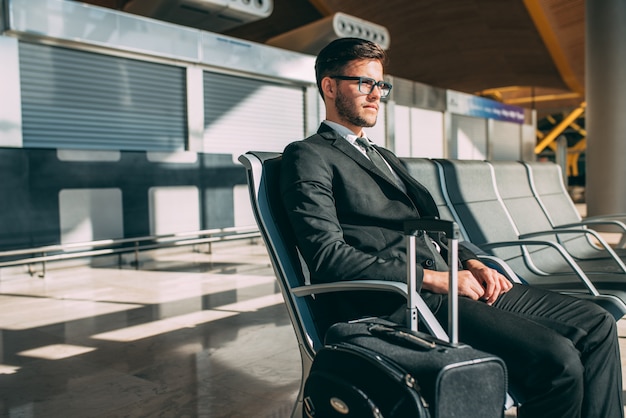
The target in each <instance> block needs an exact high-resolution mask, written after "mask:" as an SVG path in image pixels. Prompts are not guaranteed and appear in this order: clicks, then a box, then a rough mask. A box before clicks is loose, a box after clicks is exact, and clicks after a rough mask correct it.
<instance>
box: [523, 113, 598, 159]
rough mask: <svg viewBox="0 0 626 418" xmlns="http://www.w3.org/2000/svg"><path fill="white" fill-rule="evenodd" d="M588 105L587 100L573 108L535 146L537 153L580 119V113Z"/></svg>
mask: <svg viewBox="0 0 626 418" xmlns="http://www.w3.org/2000/svg"><path fill="white" fill-rule="evenodd" d="M586 107H587V103H586V102H582V103H581V104H580V106H579V107H577V108H576V109H574V110H572V112H571V113H570V114H569V115H567V116H566V117H565V118H564V119H563V120H562V121H561V123H559V124H558V125H557V126H555V127H554V129H552V131H550V133H549V134H547V135H546V136H544V137H543V139H542V140H541V142H539V143H538V144H537V146H536V147H535V154H539V153H540V152H541V151H543V150H544V149H545V148H546V147H547V146H548V145H549V144H550V143H551V142H552V141H554V140H555V139H556V138H557V137H558V136H559V135H561V133H562V132H563V131H564V130H565V129H566V128H567V127H568V126H569V125H571V124H572V123H573V122H574V121H575V120H576V119H578V117H579V116H580V115H582V114H583V113H584V112H585V108H586Z"/></svg>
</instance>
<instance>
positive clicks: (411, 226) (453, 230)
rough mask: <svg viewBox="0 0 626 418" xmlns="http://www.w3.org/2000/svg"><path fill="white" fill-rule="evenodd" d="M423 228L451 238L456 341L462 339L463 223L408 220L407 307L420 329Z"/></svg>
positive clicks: (451, 314)
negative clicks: (419, 257) (419, 255)
mask: <svg viewBox="0 0 626 418" xmlns="http://www.w3.org/2000/svg"><path fill="white" fill-rule="evenodd" d="M420 231H428V232H443V233H444V234H446V237H447V238H448V266H449V269H450V282H449V285H450V286H449V288H448V299H449V300H448V337H449V339H450V343H452V344H456V343H458V340H459V333H458V328H459V327H458V324H459V322H458V321H459V302H458V300H459V289H458V261H459V258H458V257H459V254H458V250H459V235H460V234H459V226H458V225H457V224H456V223H455V222H453V221H444V220H441V219H428V218H422V219H410V220H407V221H405V222H404V234H405V235H406V240H407V292H408V301H407V309H408V312H409V324H410V327H411V329H412V330H414V331H417V323H418V311H417V309H418V308H417V306H418V302H417V300H418V299H420V301H421V297H420V296H419V295H418V293H417V289H416V267H415V266H416V261H417V260H416V255H415V245H416V244H415V237H416V236H417V234H418V233H420Z"/></svg>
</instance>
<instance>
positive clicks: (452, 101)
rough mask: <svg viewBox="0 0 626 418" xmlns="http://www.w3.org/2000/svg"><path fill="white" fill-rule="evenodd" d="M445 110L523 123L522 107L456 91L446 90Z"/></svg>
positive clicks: (458, 113)
mask: <svg viewBox="0 0 626 418" xmlns="http://www.w3.org/2000/svg"><path fill="white" fill-rule="evenodd" d="M446 96H447V110H448V112H451V113H455V114H457V115H465V116H474V117H478V118H486V119H496V120H502V121H507V122H515V123H520V124H522V123H524V120H525V118H524V109H523V108H521V107H518V106H513V105H508V104H505V103H500V102H497V101H495V100H491V99H486V98H484V97H479V96H473V95H471V94H467V93H460V92H457V91H452V90H448V91H446Z"/></svg>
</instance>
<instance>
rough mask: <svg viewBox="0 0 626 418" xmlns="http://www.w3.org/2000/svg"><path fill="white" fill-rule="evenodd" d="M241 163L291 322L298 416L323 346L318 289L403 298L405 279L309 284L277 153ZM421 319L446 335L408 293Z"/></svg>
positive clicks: (243, 158)
mask: <svg viewBox="0 0 626 418" xmlns="http://www.w3.org/2000/svg"><path fill="white" fill-rule="evenodd" d="M239 161H240V162H241V163H242V164H243V165H244V167H245V168H246V173H247V180H248V189H249V192H250V200H251V204H252V209H253V212H254V216H255V218H256V221H257V224H258V226H259V230H260V232H261V236H262V237H263V239H264V242H265V244H266V247H267V251H268V254H269V256H270V260H271V263H272V266H273V268H274V272H275V273H276V278H277V280H278V283H279V286H280V289H281V292H282V295H283V298H284V300H285V305H286V307H287V312H288V314H289V317H290V320H291V323H292V325H293V328H294V331H295V334H296V339H297V341H298V347H299V350H300V358H301V361H302V380H301V386H300V391H299V393H298V397H297V401H296V405H295V407H294V409H293V412H292V417H294V418H295V417H300V416H302V415H301V414H302V394H303V390H304V383H305V380H306V376H308V373H309V370H310V367H311V364H312V362H313V358H314V357H315V353H316V352H317V351H318V350H319V349H320V348H322V346H323V336H324V333H325V330H326V328H327V326H329V325H330V324H331V323H332V322H329V321H328V319H327V318H325V317H324V310H325V307H324V306H319V305H321V304H322V303H323V302H321V301H319V300H318V299H320V298H319V296H320V295H322V294H329V293H334V292H358V291H366V292H375V291H377V292H381V291H382V292H392V293H395V294H397V295H400V296H401V297H403V298H405V299H406V298H407V285H406V284H405V283H397V282H389V281H372V280H357V281H352V282H338V283H328V284H310V283H309V277H308V270H307V268H306V265H305V264H304V262H303V261H302V260H301V257H300V255H299V253H298V250H297V245H296V240H295V237H294V236H293V233H292V231H291V226H290V225H289V223H288V219H287V215H286V213H285V211H284V209H283V205H282V200H281V196H280V190H279V181H278V180H279V176H280V162H281V154H280V153H268V152H248V153H246V154H244V155H242V156H240V157H239ZM413 297H414V300H415V302H416V306H417V310H418V312H419V316H420V320H421V322H422V323H423V324H424V325H425V326H426V328H427V329H428V331H430V333H431V334H433V335H435V336H437V337H438V338H440V339H443V340H447V339H448V337H447V335H446V333H445V331H444V330H443V328H442V327H441V326H440V325H439V323H438V322H437V320H436V319H435V317H434V315H433V314H432V313H431V312H430V311H429V310H428V308H427V307H426V304H425V303H424V301H423V300H422V299H421V297H419V295H414V296H413Z"/></svg>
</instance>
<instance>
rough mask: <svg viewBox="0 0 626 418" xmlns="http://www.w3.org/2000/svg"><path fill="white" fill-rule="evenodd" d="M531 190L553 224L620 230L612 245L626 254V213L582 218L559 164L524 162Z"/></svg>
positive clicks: (619, 252) (566, 226) (556, 225)
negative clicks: (616, 240) (617, 239)
mask: <svg viewBox="0 0 626 418" xmlns="http://www.w3.org/2000/svg"><path fill="white" fill-rule="evenodd" d="M522 164H523V165H524V167H525V168H526V173H527V176H528V179H529V182H530V186H531V189H532V191H533V194H534V196H535V198H536V199H537V201H538V202H539V204H540V205H541V207H542V208H543V209H544V211H545V213H546V214H547V216H548V219H549V220H550V223H551V224H552V226H553V227H554V228H570V227H576V226H586V227H592V228H593V227H594V226H596V227H598V226H604V227H608V229H610V230H611V231H615V232H618V233H621V237H620V240H619V242H618V244H617V245H616V246H615V248H616V252H617V254H618V255H619V256H620V257H622V258H624V257H626V249H625V248H626V214H623V213H622V214H611V215H604V216H591V217H586V218H585V219H582V218H581V216H580V213H579V212H578V210H577V209H576V206H575V205H574V202H573V201H572V199H571V197H570V195H569V193H568V192H567V189H566V188H565V184H564V183H563V175H562V172H561V168H560V167H559V166H558V165H556V164H554V163H552V162H523V163H522Z"/></svg>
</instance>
